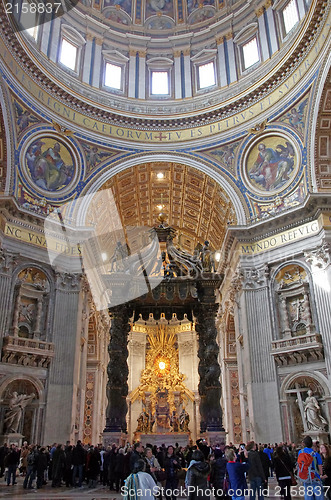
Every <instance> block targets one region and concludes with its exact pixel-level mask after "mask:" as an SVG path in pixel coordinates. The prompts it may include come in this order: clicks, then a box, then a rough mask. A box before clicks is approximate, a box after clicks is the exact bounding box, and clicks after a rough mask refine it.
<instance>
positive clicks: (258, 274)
mask: <svg viewBox="0 0 331 500" xmlns="http://www.w3.org/2000/svg"><path fill="white" fill-rule="evenodd" d="M240 275H241V279H242V286H243V288H246V289H247V288H248V289H257V288H261V287H264V286H267V284H268V278H269V269H268V266H263V267H260V268H256V267H248V268H241V270H240Z"/></svg>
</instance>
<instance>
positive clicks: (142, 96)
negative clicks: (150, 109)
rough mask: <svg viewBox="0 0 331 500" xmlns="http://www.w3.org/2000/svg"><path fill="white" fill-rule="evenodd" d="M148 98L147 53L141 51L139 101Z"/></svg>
mask: <svg viewBox="0 0 331 500" xmlns="http://www.w3.org/2000/svg"><path fill="white" fill-rule="evenodd" d="M145 98H146V52H144V51H139V82H138V99H145Z"/></svg>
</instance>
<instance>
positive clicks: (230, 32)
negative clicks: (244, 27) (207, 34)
mask: <svg viewBox="0 0 331 500" xmlns="http://www.w3.org/2000/svg"><path fill="white" fill-rule="evenodd" d="M232 38H233V33H232V31H229V32H228V33H226V35H225V39H226V40H232Z"/></svg>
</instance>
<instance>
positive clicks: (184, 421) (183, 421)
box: [179, 408, 190, 432]
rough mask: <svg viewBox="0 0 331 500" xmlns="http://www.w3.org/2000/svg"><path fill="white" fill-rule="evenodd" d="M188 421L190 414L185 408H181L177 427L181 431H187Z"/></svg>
mask: <svg viewBox="0 0 331 500" xmlns="http://www.w3.org/2000/svg"><path fill="white" fill-rule="evenodd" d="M189 423H190V416H189V414H188V413H187V411H186V410H185V408H183V409H182V411H181V413H180V415H179V427H180V430H181V431H182V432H188V430H189V428H188V424H189Z"/></svg>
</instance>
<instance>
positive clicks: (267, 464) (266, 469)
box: [258, 446, 271, 487]
mask: <svg viewBox="0 0 331 500" xmlns="http://www.w3.org/2000/svg"><path fill="white" fill-rule="evenodd" d="M263 450H264V448H263V446H259V451H258V454H259V457H260V460H261V464H262V468H263V472H264V475H265V484H264V487H267V485H268V477H269V470H270V467H271V461H270V460H269V457H268V455H267V454H266V453H264V451H263Z"/></svg>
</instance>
